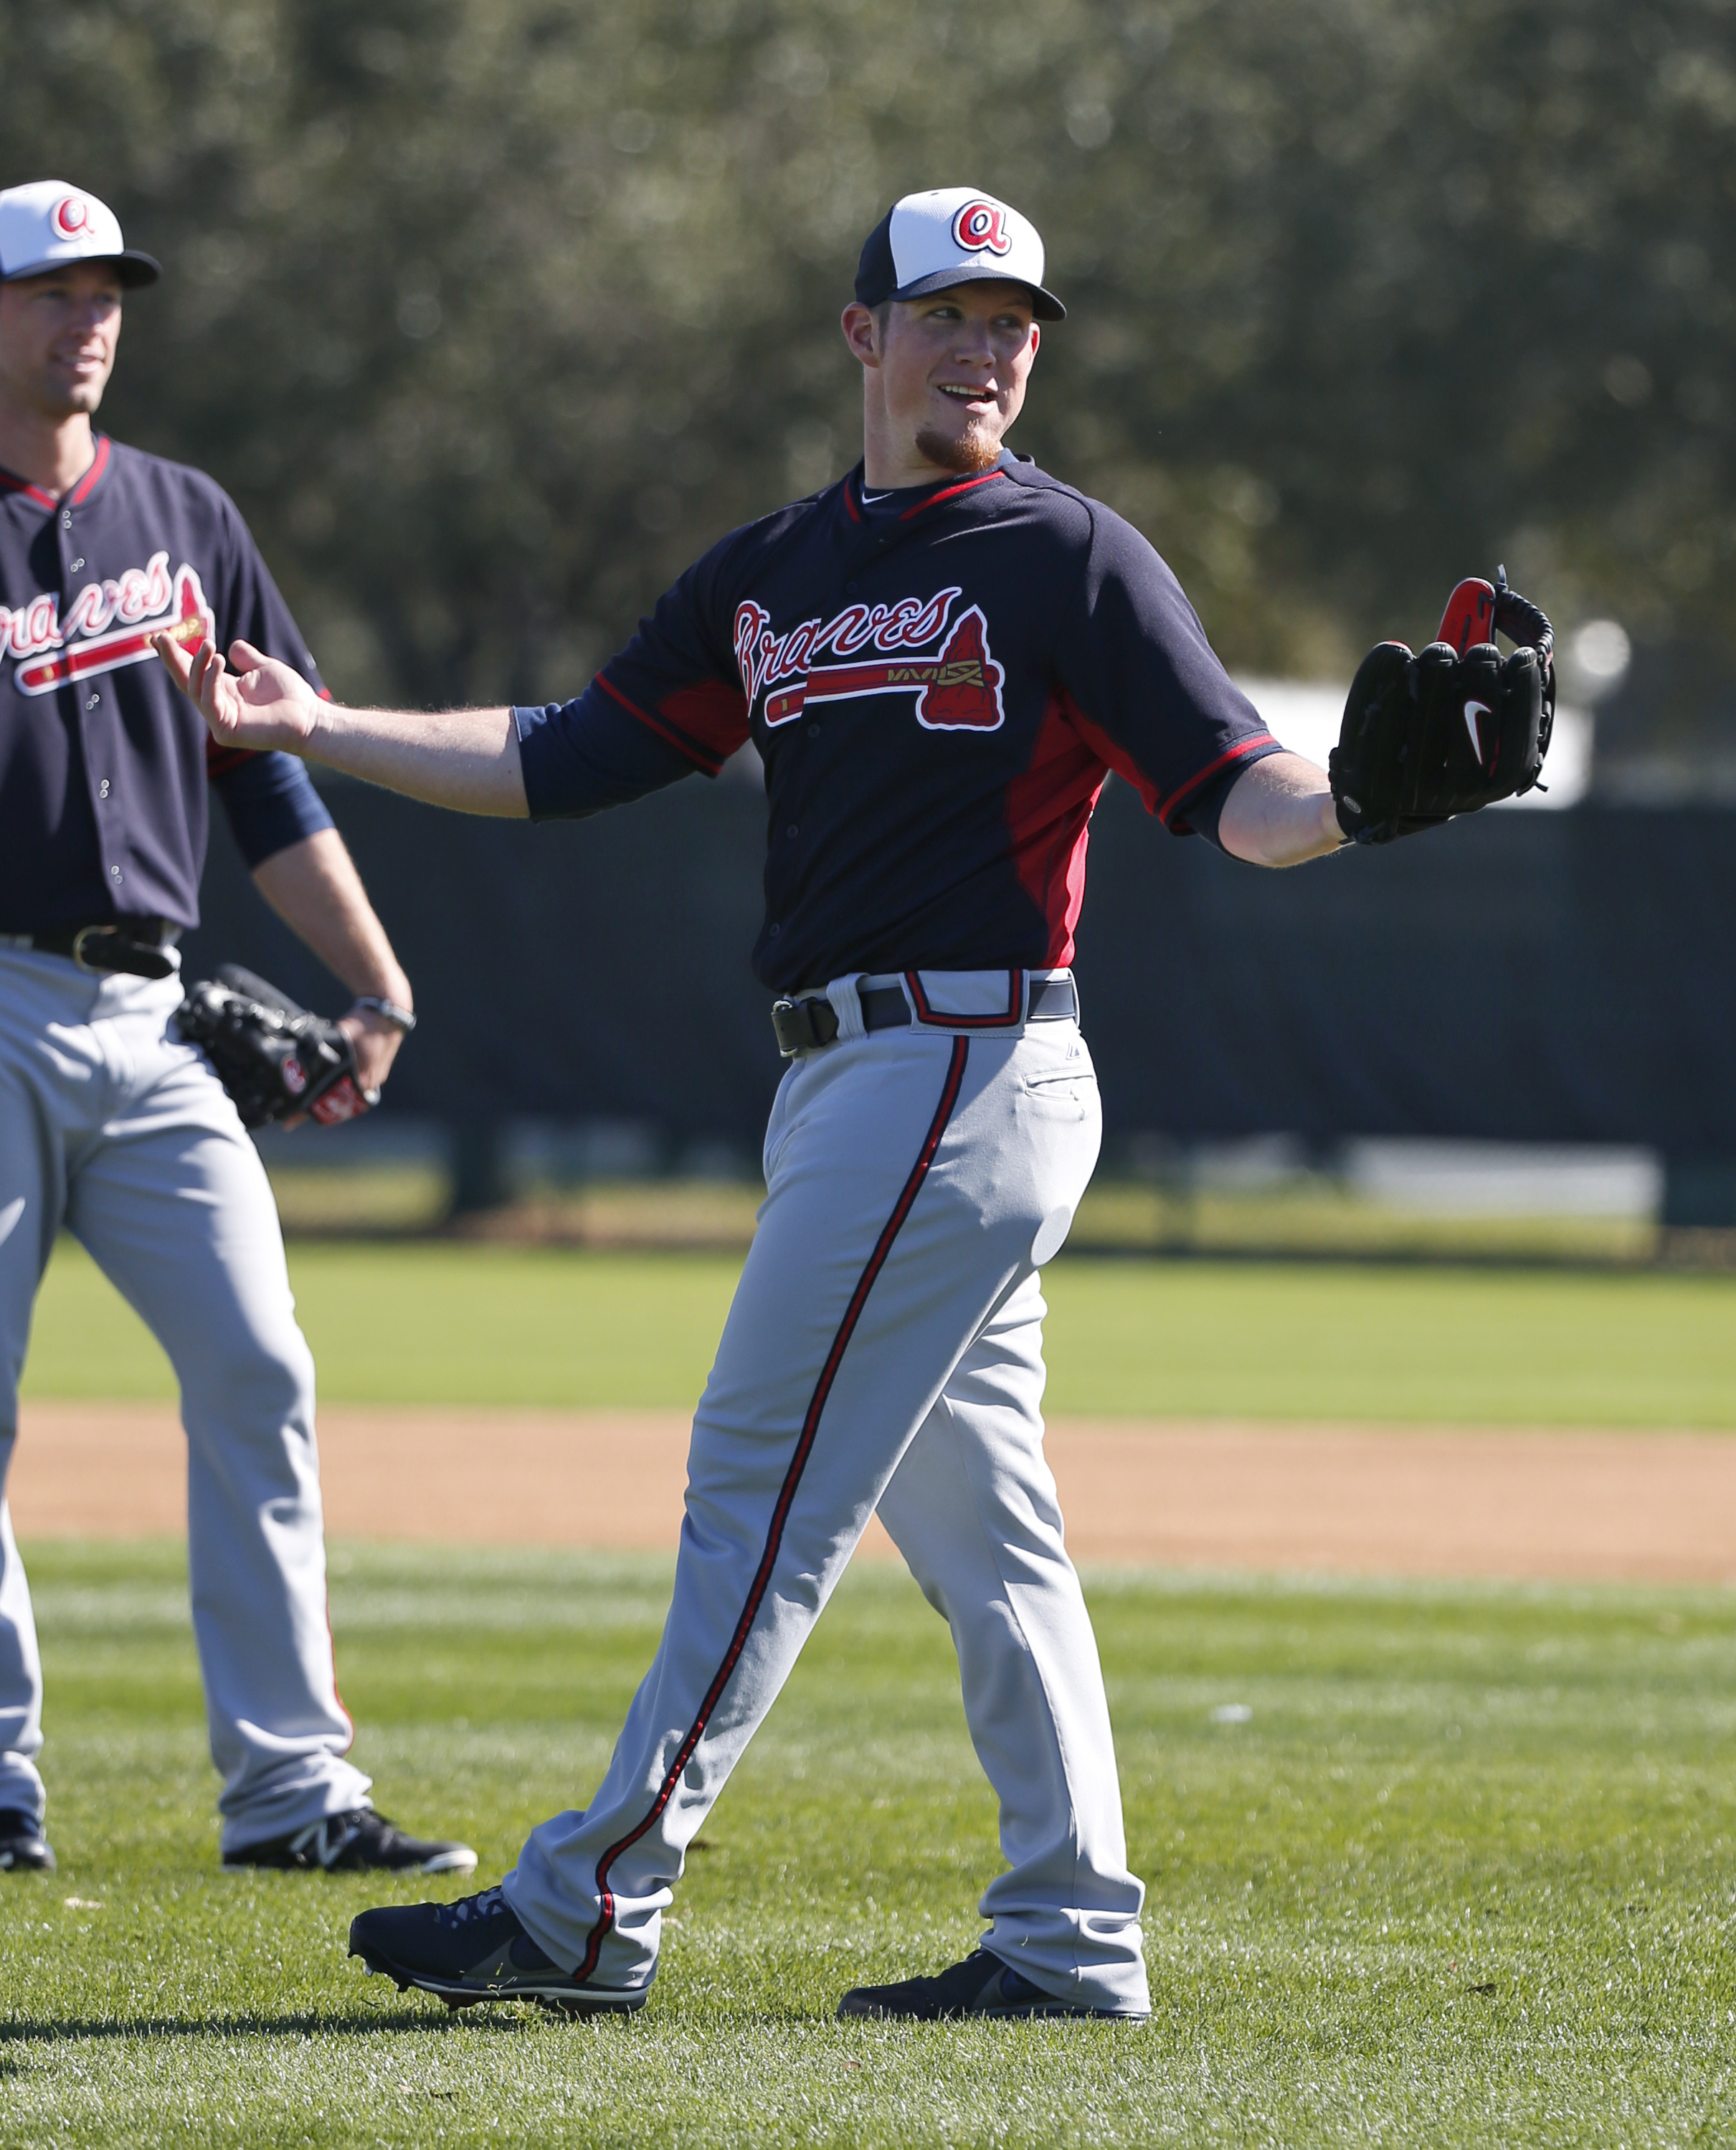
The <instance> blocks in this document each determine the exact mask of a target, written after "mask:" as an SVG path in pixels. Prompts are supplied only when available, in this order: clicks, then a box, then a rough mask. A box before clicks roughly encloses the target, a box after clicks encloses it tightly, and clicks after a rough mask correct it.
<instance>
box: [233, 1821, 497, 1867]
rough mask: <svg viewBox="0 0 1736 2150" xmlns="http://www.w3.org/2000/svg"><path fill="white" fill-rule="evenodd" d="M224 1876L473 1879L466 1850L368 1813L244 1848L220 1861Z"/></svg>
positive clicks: (472, 1857) (472, 1860)
mask: <svg viewBox="0 0 1736 2150" xmlns="http://www.w3.org/2000/svg"><path fill="white" fill-rule="evenodd" d="M223 1864H224V1867H225V1870H227V1871H230V1872H233V1871H234V1870H235V1869H236V1868H238V1867H242V1866H275V1867H291V1868H319V1869H322V1870H324V1871H325V1873H327V1874H364V1873H366V1874H473V1873H474V1872H475V1871H476V1864H477V1855H476V1854H475V1852H473V1851H472V1850H471V1848H470V1846H469V1845H467V1844H447V1843H444V1842H442V1841H441V1840H438V1839H435V1840H429V1841H424V1840H423V1839H422V1838H421V1837H418V1836H406V1835H405V1834H404V1832H403V1830H401V1829H395V1828H394V1827H393V1826H392V1824H391V1823H390V1822H389V1821H388V1820H387V1819H386V1817H385V1815H384V1814H376V1813H375V1812H374V1809H372V1808H371V1807H353V1808H351V1810H350V1812H349V1813H348V1814H327V1815H325V1818H324V1819H322V1820H320V1821H315V1822H310V1823H309V1824H308V1825H307V1827H306V1828H305V1829H295V1830H290V1832H289V1833H288V1834H287V1835H284V1836H271V1837H266V1838H265V1840H263V1841H262V1842H260V1843H259V1844H244V1845H239V1846H238V1847H237V1848H236V1850H234V1851H225V1853H224V1855H223Z"/></svg>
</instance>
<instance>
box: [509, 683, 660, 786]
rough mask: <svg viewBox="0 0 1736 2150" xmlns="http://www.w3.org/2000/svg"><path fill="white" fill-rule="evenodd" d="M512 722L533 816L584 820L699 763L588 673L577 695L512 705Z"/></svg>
mask: <svg viewBox="0 0 1736 2150" xmlns="http://www.w3.org/2000/svg"><path fill="white" fill-rule="evenodd" d="M512 724H513V727H514V729H516V730H517V734H518V756H519V765H520V767H521V768H522V770H523V774H524V795H525V798H526V800H527V802H528V803H529V805H530V810H531V819H532V820H533V821H555V820H569V821H573V820H583V819H584V817H585V816H586V815H590V814H600V813H601V812H602V811H603V808H604V807H606V806H624V805H628V802H629V801H630V800H634V799H643V798H644V797H645V796H646V795H647V794H648V793H649V792H653V791H661V790H663V789H664V786H665V785H670V784H674V783H678V782H679V780H680V779H681V778H682V777H684V776H691V775H693V774H694V770H695V769H696V768H697V767H698V764H697V763H696V762H695V761H694V760H693V758H692V756H691V755H687V754H684V753H683V752H682V750H681V749H680V748H679V747H678V746H675V745H674V744H672V743H671V742H670V741H669V740H668V739H664V738H662V737H661V736H660V735H659V734H658V733H656V732H654V731H653V730H652V729H651V728H650V726H649V725H648V724H643V723H642V722H641V721H640V719H638V717H636V716H635V715H633V713H632V711H631V710H628V709H623V708H622V707H621V705H620V704H619V703H618V702H617V701H615V700H613V699H612V698H611V697H610V696H609V695H608V694H605V693H604V692H603V689H601V688H600V687H599V686H598V684H596V682H595V681H594V680H593V682H592V684H591V685H590V686H589V687H588V688H587V689H586V690H585V692H584V693H583V694H581V695H580V696H579V697H578V699H577V701H573V702H565V703H562V702H548V703H545V704H543V706H542V708H541V709H514V710H513V712H512Z"/></svg>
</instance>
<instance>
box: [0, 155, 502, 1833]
mask: <svg viewBox="0 0 1736 2150" xmlns="http://www.w3.org/2000/svg"><path fill="white" fill-rule="evenodd" d="M158 274H159V270H158V265H157V264H156V263H155V262H154V260H151V258H150V257H149V255H144V254H140V253H137V252H133V251H129V250H128V249H127V248H126V247H125V246H124V245H123V243H122V239H121V231H120V227H119V224H118V223H117V222H116V220H115V219H114V215H113V214H111V212H110V211H109V209H106V208H105V207H104V206H103V204H102V203H101V202H99V201H98V200H97V199H95V198H94V197H93V195H90V194H85V193H83V192H82V191H80V190H79V189H77V188H74V187H69V186H66V185H63V184H60V183H59V182H58V181H55V180H43V181H40V182H38V183H35V184H31V185H28V186H19V187H13V188H12V189H8V191H6V192H3V193H0V1486H3V1484H4V1473H5V1471H6V1469H7V1468H8V1466H9V1464H10V1462H11V1459H12V1452H13V1444H14V1441H15V1438H16V1434H17V1425H18V1417H17V1399H18V1377H19V1375H20V1372H21V1370H22V1369H23V1361H24V1350H25V1345H26V1342H27V1340H28V1335H29V1332H30V1318H31V1309H32V1306H33V1303H34V1300H35V1297H36V1292H37V1287H38V1284H39V1283H40V1281H41V1279H42V1274H43V1268H44V1265H45V1264H46V1263H47V1261H48V1255H49V1253H50V1251H51V1249H53V1244H54V1238H55V1234H56V1233H57V1232H58V1231H59V1230H60V1229H62V1228H63V1227H64V1228H65V1229H67V1230H68V1231H70V1232H71V1233H72V1234H73V1235H74V1236H75V1237H76V1238H77V1239H79V1240H80V1241H81V1242H82V1243H83V1245H84V1246H85V1247H86V1248H87V1249H88V1251H89V1253H90V1254H91V1256H92V1257H93V1259H94V1260H95V1261H96V1262H97V1264H98V1266H99V1267H100V1268H101V1269H103V1271H104V1273H105V1274H107V1275H108V1276H109V1278H110V1279H112V1280H113V1282H114V1284H116V1285H117V1286H118V1287H119V1289H120V1291H121V1293H122V1294H123V1295H124V1297H125V1298H126V1299H127V1300H129V1303H130V1304H131V1305H133V1306H134V1308H135V1309H136V1310H137V1311H138V1312H139V1315H141V1316H142V1317H143V1318H144V1321H145V1322H146V1323H147V1325H149V1328H150V1329H151V1330H152V1332H153V1333H154V1335H155V1336H156V1338H157V1340H158V1341H159V1343H160V1344H161V1345H162V1346H163V1348H164V1350H165V1351H166V1352H167V1353H168V1355H169V1359H170V1360H171V1362H172V1363H173V1365H174V1370H175V1375H176V1378H177V1380H179V1384H180V1391H181V1416H182V1420H183V1422H184V1426H185V1427H186V1431H187V1441H188V1451H189V1453H188V1486H187V1525H188V1533H187V1534H188V1559H189V1569H190V1572H191V1582H192V1592H193V1619H194V1633H195V1636H196V1638H197V1640H198V1645H199V1663H200V1667H201V1668H202V1670H203V1673H204V1688H205V1701H206V1708H207V1712H208V1715H209V1725H210V1739H211V1754H212V1759H214V1762H215V1763H216V1765H217V1768H218V1769H219V1770H220V1772H221V1774H222V1777H223V1790H222V1794H221V1797H220V1801H219V1804H220V1809H221V1811H222V1815H223V1834H222V1855H223V1859H224V1862H225V1865H236V1866H241V1865H262V1866H291V1867H294V1866H307V1867H335V1866H336V1867H346V1868H355V1867H358V1866H362V1867H381V1868H388V1869H398V1868H406V1867H408V1868H420V1869H421V1870H425V1871H428V1872H440V1871H446V1870H452V1871H458V1872H464V1873H467V1872H469V1871H470V1870H471V1869H472V1867H473V1866H474V1865H476V1855H475V1853H474V1852H472V1851H471V1850H469V1849H468V1847H467V1846H466V1845H458V1844H448V1843H423V1842H418V1841H417V1840H415V1839H413V1838H411V1837H408V1836H406V1835H403V1834H402V1833H401V1831H399V1830H395V1829H393V1828H392V1826H391V1824H389V1823H387V1822H386V1821H385V1820H384V1819H382V1818H381V1816H380V1815H378V1814H376V1813H375V1812H374V1811H373V1809H372V1807H371V1802H370V1800H369V1798H368V1789H369V1780H368V1779H367V1778H366V1777H365V1776H363V1775H362V1774H361V1772H360V1771H359V1770H358V1769H356V1768H355V1767H354V1766H353V1765H352V1764H351V1763H350V1762H348V1761H347V1760H346V1759H345V1756H346V1752H347V1750H348V1749H349V1746H350V1744H351V1738H352V1736H353V1728H352V1727H351V1723H350V1720H349V1718H348V1717H347V1716H346V1714H345V1713H344V1708H343V1704H342V1703H341V1701H340V1699H339V1698H338V1692H337V1687H336V1680H335V1678H334V1674H333V1668H332V1647H331V1631H330V1628H329V1627H328V1625H327V1620H326V1600H325V1542H324V1537H323V1526H322V1523H321V1519H320V1483H319V1469H318V1459H317V1456H316V1453H315V1444H314V1368H313V1361H312V1359H311V1357H310V1355H309V1352H308V1348H307V1345H306V1343H305V1341H304V1340H303V1338H302V1335H301V1332H300V1329H299V1328H298V1327H297V1326H296V1323H295V1311H294V1302H293V1301H292V1300H291V1298H290V1285H289V1277H288V1273H287V1271H286V1269H285V1264H284V1252H283V1239H282V1235H281V1234H280V1230H279V1228H278V1222H277V1212H276V1209H275V1204H274V1203H273V1200H272V1196H271V1189H270V1183H269V1182H268V1181H267V1179H266V1177H265V1171H264V1168H263V1167H262V1166H261V1165H260V1160H259V1157H258V1155H257V1153H256V1152H255V1149H254V1147H253V1145H252V1143H251V1142H250V1141H249V1139H248V1138H247V1136H246V1135H245V1133H244V1132H243V1130H242V1127H241V1123H240V1119H239V1118H238V1117H237V1114H236V1111H235V1106H234V1104H233V1103H231V1102H230V1098H229V1096H228V1095H227V1093H225V1090H224V1088H222V1085H221V1084H220V1083H219V1081H218V1079H217V1078H216V1076H215V1075H214V1073H213V1072H212V1071H211V1068H210V1067H209V1065H208V1064H207V1062H205V1061H204V1059H202V1058H201V1057H199V1054H197V1053H196V1052H194V1050H193V1049H192V1047H189V1046H187V1045H184V1044H183V1043H181V1042H179V1039H178V1038H177V1037H176V1036H175V1034H174V1029H173V1027H172V1019H173V1017H174V1012H175V1009H176V1007H178V1006H179V1002H180V999H181V987H180V983H179V953H178V951H177V950H176V948H175V946H174V942H175V941H176V938H177V936H179V933H180V932H181V931H182V930H183V929H184V928H186V927H189V926H194V925H196V924H197V923H198V919H199V909H198V890H199V871H200V868H201V866H202V864H203V861H204V848H205V827H206V822H205V815H206V801H205V795H206V788H207V784H208V782H209V785H210V786H211V787H212V788H214V790H216V792H217V793H218V795H219V796H220V798H221V800H222V801H223V804H224V806H225V810H226V811H227V812H228V815H229V817H230V826H231V827H232V828H233V830H234V831H235V839H236V841H237V843H238V844H239V845H240V849H241V851H242V853H243V855H244V856H245V859H246V861H247V863H248V865H249V866H250V867H251V869H252V871H253V875H254V879H255V881H256V883H257V884H258V886H259V887H260V891H262V893H263V894H264V895H265V898H266V901H268V902H269V903H270V904H271V906H272V907H273V908H274V909H275V911H277V912H278V913H279V914H280V916H282V917H283V918H284V919H285V921H287V922H288V924H289V925H290V926H293V927H294V929H295V931H296V932H297V933H299V934H300V936H301V938H302V939H303V940H304V941H306V942H307V944H308V946H310V948H312V949H313V950H314V951H315V954H317V955H318V956H320V957H321V958H322V959H323V961H325V962H326V963H327V964H328V965H329V966H331V969H332V970H333V971H335V972H336V973H337V975H338V976H339V977H341V978H342V979H343V980H344V981H345V982H346V984H347V985H348V986H349V987H351V990H352V991H354V992H356V994H357V995H358V996H359V997H358V999H357V1001H356V1005H355V1006H354V1007H353V1008H352V1009H351V1012H350V1013H349V1015H348V1016H346V1017H345V1018H344V1025H345V1027H346V1030H347V1031H348V1032H349V1033H350V1035H351V1039H352V1041H353V1043H354V1047H355V1051H356V1059H357V1074H358V1077H359V1079H360V1081H361V1084H362V1086H363V1088H367V1089H377V1088H378V1087H379V1085H380V1084H381V1083H383V1082H384V1081H385V1079H386V1075H387V1073H388V1072H389V1071H390V1069H391V1062H392V1057H393V1055H394V1053H395V1052H396V1050H397V1047H398V1044H399V1042H400V1039H401V1035H402V1032H403V1030H404V1028H405V1027H407V1025H408V1023H409V1022H411V1021H413V1020H414V1018H413V1017H412V1016H411V1013H410V1006H409V1004H410V986H409V982H408V981H407V980H406V977H405V976H404V973H403V972H402V971H401V969H400V968H399V966H398V964H397V961H396V958H395V957H394V956H393V954H392V951H391V946H390V944H389V943H388V941H387V940H386V933H385V931H384V929H383V928H382V927H381V924H380V921H379V920H378V918H377V917H376V916H375V914H374V911H373V909H372V907H371V905H370V904H369V902H368V900H367V896H366V893H365V892H364V891H363V888H362V886H361V880H360V878H359V877H358V876H357V874H356V869H355V867H354V866H353V865H352V864H351V859H350V855H349V853H348V852H347V851H346V849H345V847H344V843H343V840H342V838H341V837H340V836H339V835H338V833H337V831H336V829H334V828H333V826H332V825H331V815H329V814H328V813H327V812H326V811H325V807H324V806H323V805H321V803H320V799H319V796H318V795H317V794H316V793H315V790H313V787H312V785H310V783H309V781H308V778H307V772H306V770H305V769H304V768H303V767H302V766H301V765H300V763H299V762H297V761H295V760H291V759H290V757H289V756H288V755H277V754H253V753H250V752H247V751H245V750H235V751H224V750H220V749H216V748H214V747H213V746H212V745H211V744H210V742H209V739H208V738H207V737H206V735H205V733H204V727H203V726H202V725H201V724H199V722H198V720H197V719H196V717H195V716H194V712H193V711H192V710H190V709H189V708H188V707H187V704H186V703H185V702H184V700H183V699H181V697H180V696H179V695H178V694H175V693H174V690H173V689H172V688H171V687H170V685H169V681H168V680H167V679H165V678H164V674H163V669H162V667H161V666H160V665H159V664H155V663H154V662H152V661H150V659H151V637H152V635H153V633H156V632H158V631H159V630H161V631H164V632H167V633H169V634H170V635H173V636H176V637H179V638H182V639H183V640H184V641H185V642H187V643H189V646H190V645H193V644H196V643H198V642H199V639H200V638H202V637H204V636H207V635H211V634H215V635H218V636H220V637H222V638H229V637H230V636H234V635H238V634H240V635H245V636H246V637H247V638H248V639H249V640H250V642H251V643H254V644H255V645H256V646H257V647H258V648H259V649H262V650H269V651H270V652H271V653H272V654H273V655H274V656H275V657H278V658H280V659H282V660H283V661H284V662H285V664H288V665H290V666H291V667H293V668H294V669H295V676H296V678H297V679H298V680H300V682H301V684H303V685H304V686H305V688H306V689H307V691H308V692H309V693H310V694H318V693H319V692H320V682H319V676H318V674H317V673H316V672H315V669H314V663H313V659H312V658H311V657H310V656H309V655H308V654H307V649H306V646H305V643H303V641H302V639H301V636H300V633H299V632H298V631H297V629H296V627H295V622H294V621H293V620H292V619H291V618H290V614H289V611H288V609H287V608H286V607H285V603H284V602H283V599H282V598H281V597H280V595H279V594H278V592H277V590H276V588H275V586H274V585H273V583H272V581H271V578H270V575H269V574H268V573H267V572H266V570H265V564H264V563H263V562H262V561H261V560H260V557H259V554H258V553H257V552H256V551H255V549H254V546H253V542H252V540H251V538H250V537H249V535H248V533H247V531H246V528H245V526H244V524H243V523H242V521H241V518H240V515H239V514H238V513H237V512H236V511H235V507H234V505H233V503H232V502H230V500H229V499H228V498H227V497H225V494H224V493H223V492H221V491H220V489H219V488H218V487H216V486H215V485H214V484H213V483H212V482H211V481H210V479H209V478H207V477H203V476H201V475H200V474H199V472H197V471H192V470H186V469H183V468H181V467H179V466H178V465H176V464H174V463H168V462H161V461H159V459H158V458H157V457H154V456H147V455H142V454H140V453H139V452H138V451H137V450H136V449H133V448H127V447H121V446H120V445H119V443H118V442H114V441H112V440H109V439H108V438H106V437H104V436H103V435H102V434H99V433H97V432H94V431H93V427H92V425H91V417H92V414H93V412H94V411H96V409H97V407H98V405H99V404H100V402H101V401H102V398H103V389H104V387H105V386H106V385H107V383H108V380H109V373H110V371H111V370H112V369H113V366H114V355H115V346H116V341H117V339H118V338H119V333H120V323H121V306H122V300H123V297H124V293H125V292H126V291H127V290H130V289H133V288H134V287H136V286H139V285H146V284H149V283H153V282H154V281H155V280H156V278H157V275H158ZM90 1342H91V1345H92V1347H93V1349H95V1350H100V1348H101V1340H100V1338H96V1337H93V1338H92V1339H91V1340H90ZM42 1744H43V1734H42V1668H41V1662H40V1659H39V1658H38V1652H37V1641H36V1630H35V1624H34V1622H33V1618H32V1615H31V1608H30V1592H29V1587H28V1583H27V1582H26V1581H25V1577H24V1569H23V1563H22V1562H21V1561H20V1560H19V1558H18V1547H17V1544H16V1543H15V1542H14V1540H13V1531H12V1522H11V1518H10V1516H9V1514H8V1511H7V1509H6V1507H4V1505H3V1503H0V1866H5V1867H10V1868H13V1869H14V1870H18V1869H26V1868H51V1867H52V1866H53V1864H54V1855H53V1852H52V1850H50V1849H49V1846H48V1841H47V1839H46V1837H45V1836H44V1835H43V1806H44V1794H43V1780H42V1778H41V1776H40V1775H39V1774H38V1769H37V1756H38V1753H39V1752H40V1750H41V1748H42Z"/></svg>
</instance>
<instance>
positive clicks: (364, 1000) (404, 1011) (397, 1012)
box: [350, 993, 416, 1031]
mask: <svg viewBox="0 0 1736 2150" xmlns="http://www.w3.org/2000/svg"><path fill="white" fill-rule="evenodd" d="M350 1005H351V1007H359V1008H367V1009H370V1010H371V1012H373V1013H374V1014H375V1015H377V1016H383V1017H385V1019H386V1022H389V1023H391V1024H393V1025H394V1026H395V1027H396V1028H397V1029H399V1030H402V1031H411V1030H414V1029H415V1028H416V1017H415V1016H414V1015H412V1014H411V1012H410V1010H409V1009H408V1008H406V1007H399V1006H398V1004H397V1002H396V1001H383V1000H381V997H380V996H379V995H378V993H358V994H357V995H356V997H355V999H354V1000H353V1001H351V1003H350Z"/></svg>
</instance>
